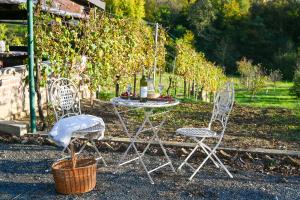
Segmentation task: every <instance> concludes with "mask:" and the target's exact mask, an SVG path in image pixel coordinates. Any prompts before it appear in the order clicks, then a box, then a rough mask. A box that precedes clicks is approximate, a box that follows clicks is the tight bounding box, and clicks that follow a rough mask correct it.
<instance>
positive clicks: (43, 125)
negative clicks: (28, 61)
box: [35, 61, 46, 131]
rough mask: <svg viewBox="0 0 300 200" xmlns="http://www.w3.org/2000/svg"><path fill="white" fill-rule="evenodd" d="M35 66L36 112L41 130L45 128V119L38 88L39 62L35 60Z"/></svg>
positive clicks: (39, 77) (39, 76) (39, 78)
mask: <svg viewBox="0 0 300 200" xmlns="http://www.w3.org/2000/svg"><path fill="white" fill-rule="evenodd" d="M35 66H36V75H35V92H36V95H37V104H38V113H39V118H40V120H41V123H42V127H41V128H42V131H43V130H44V129H45V128H46V121H45V116H44V113H43V104H42V94H41V88H40V80H41V68H40V65H39V62H38V61H37V62H36V63H35Z"/></svg>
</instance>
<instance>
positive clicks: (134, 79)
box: [133, 74, 136, 97]
mask: <svg viewBox="0 0 300 200" xmlns="http://www.w3.org/2000/svg"><path fill="white" fill-rule="evenodd" d="M133 96H134V97H135V96H136V74H134V75H133Z"/></svg>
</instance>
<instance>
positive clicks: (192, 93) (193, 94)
mask: <svg viewBox="0 0 300 200" xmlns="http://www.w3.org/2000/svg"><path fill="white" fill-rule="evenodd" d="M191 95H192V96H193V97H195V81H194V80H193V82H192V91H191Z"/></svg>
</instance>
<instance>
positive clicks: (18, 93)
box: [0, 65, 29, 120]
mask: <svg viewBox="0 0 300 200" xmlns="http://www.w3.org/2000/svg"><path fill="white" fill-rule="evenodd" d="M26 74H27V73H26V66H25V65H20V66H15V67H7V68H3V69H0V111H1V112H0V119H1V120H12V119H15V118H18V117H22V116H24V115H26V114H28V113H29V94H28V86H26V85H25V80H24V79H25V78H26Z"/></svg>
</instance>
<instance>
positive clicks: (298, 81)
mask: <svg viewBox="0 0 300 200" xmlns="http://www.w3.org/2000/svg"><path fill="white" fill-rule="evenodd" d="M293 82H294V85H293V87H291V88H290V91H291V93H292V94H293V95H296V97H297V98H300V68H298V69H297V70H296V71H295V75H294V80H293Z"/></svg>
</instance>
